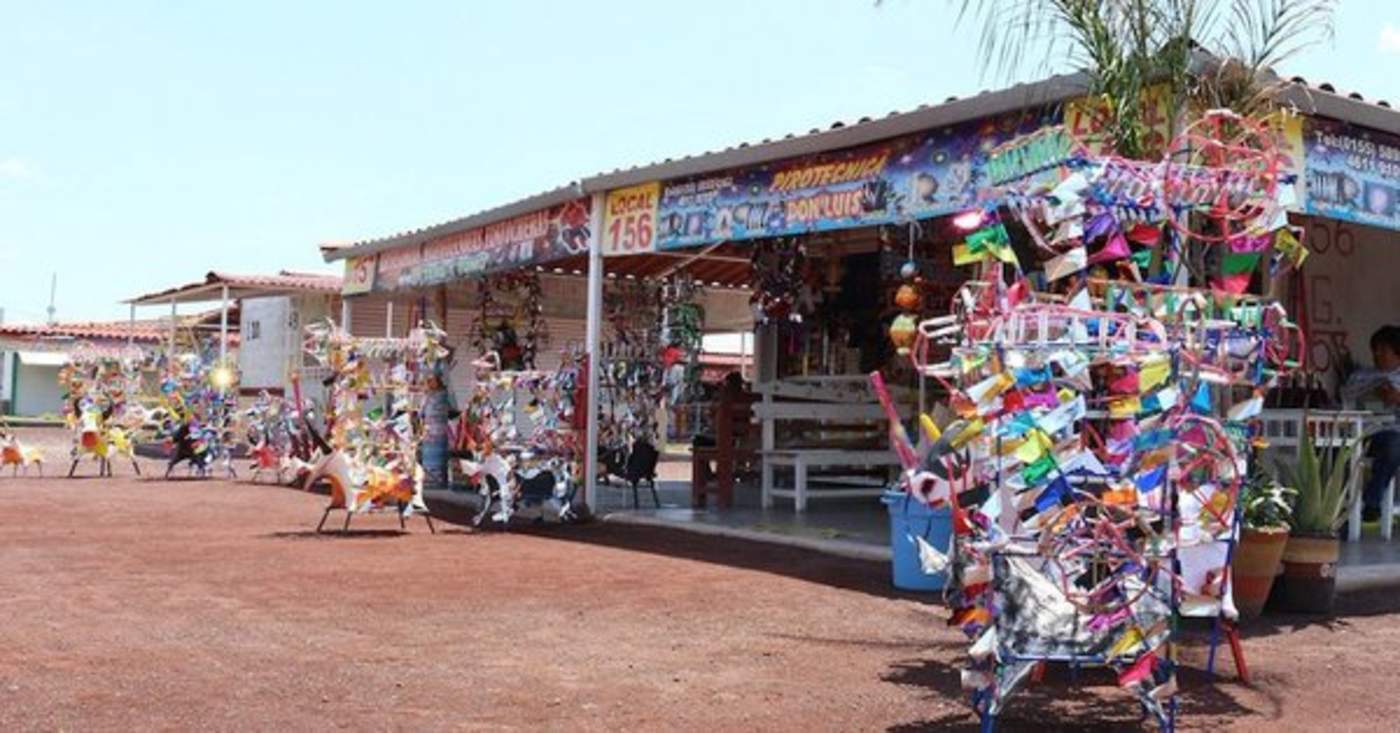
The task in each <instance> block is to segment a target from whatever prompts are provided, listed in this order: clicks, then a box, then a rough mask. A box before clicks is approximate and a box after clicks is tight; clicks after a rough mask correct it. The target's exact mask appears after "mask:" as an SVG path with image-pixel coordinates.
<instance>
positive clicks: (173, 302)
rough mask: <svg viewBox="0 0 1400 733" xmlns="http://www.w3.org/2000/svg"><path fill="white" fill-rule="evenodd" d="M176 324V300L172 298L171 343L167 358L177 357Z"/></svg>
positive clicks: (167, 348) (167, 350)
mask: <svg viewBox="0 0 1400 733" xmlns="http://www.w3.org/2000/svg"><path fill="white" fill-rule="evenodd" d="M176 323H177V321H176V316H175V299H174V298H171V299H170V343H169V345H168V346H167V347H166V351H165V353H166V355H167V356H172V357H173V356H175V324H176Z"/></svg>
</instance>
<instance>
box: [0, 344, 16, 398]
mask: <svg viewBox="0 0 1400 733" xmlns="http://www.w3.org/2000/svg"><path fill="white" fill-rule="evenodd" d="M14 359H15V353H14V352H13V351H5V350H3V349H0V402H4V403H6V404H7V405H8V404H9V402H10V370H11V369H13V368H14V367H12V366H10V362H12V361H14Z"/></svg>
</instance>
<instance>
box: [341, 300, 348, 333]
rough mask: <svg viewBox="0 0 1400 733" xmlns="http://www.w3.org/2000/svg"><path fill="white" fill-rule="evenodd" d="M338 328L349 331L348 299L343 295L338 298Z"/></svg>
mask: <svg viewBox="0 0 1400 733" xmlns="http://www.w3.org/2000/svg"><path fill="white" fill-rule="evenodd" d="M340 330H342V331H344V332H346V333H350V299H349V298H346V297H344V296H342V297H341V299H340Z"/></svg>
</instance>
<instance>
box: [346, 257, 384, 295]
mask: <svg viewBox="0 0 1400 733" xmlns="http://www.w3.org/2000/svg"><path fill="white" fill-rule="evenodd" d="M378 264H379V255H365V256H364V257H348V258H346V260H345V280H344V281H343V282H342V283H341V285H340V294H341V295H364V294H365V293H368V292H369V291H371V290H373V289H374V275H375V270H376V269H378Z"/></svg>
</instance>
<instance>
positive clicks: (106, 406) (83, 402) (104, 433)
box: [58, 344, 146, 477]
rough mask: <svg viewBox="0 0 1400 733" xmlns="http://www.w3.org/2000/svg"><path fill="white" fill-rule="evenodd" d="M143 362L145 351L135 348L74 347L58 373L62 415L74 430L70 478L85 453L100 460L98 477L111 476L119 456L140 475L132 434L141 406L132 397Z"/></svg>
mask: <svg viewBox="0 0 1400 733" xmlns="http://www.w3.org/2000/svg"><path fill="white" fill-rule="evenodd" d="M145 363H146V358H145V355H144V354H143V353H142V352H140V351H137V350H132V351H126V352H122V353H120V354H110V353H104V352H100V351H98V350H97V349H95V348H94V347H93V346H92V345H91V344H79V345H78V346H77V347H76V348H75V349H73V351H72V353H71V355H70V359H69V362H68V364H67V365H66V366H64V367H63V369H61V370H60V371H59V373H58V383H59V386H60V387H61V388H62V389H63V411H64V418H65V420H66V422H67V424H68V429H69V430H72V431H73V448H72V450H71V451H70V454H71V457H72V459H73V463H72V465H71V466H70V467H69V469H68V475H69V476H70V477H71V476H73V474H74V473H75V472H76V471H77V470H78V464H79V462H81V461H82V459H83V457H84V456H87V457H90V458H92V459H93V460H95V461H97V464H98V475H99V476H110V475H112V458H115V457H125V458H126V459H127V460H129V461H130V462H131V466H132V469H133V470H135V472H136V475H138V476H139V475H141V467H140V465H139V464H138V463H137V462H136V458H135V444H134V441H133V438H132V434H133V431H134V430H135V429H136V428H137V427H139V424H140V415H141V410H140V407H139V405H137V404H136V403H135V401H134V400H135V399H136V396H137V394H138V393H139V392H140V387H141V370H142V368H143V365H144V364H145Z"/></svg>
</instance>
